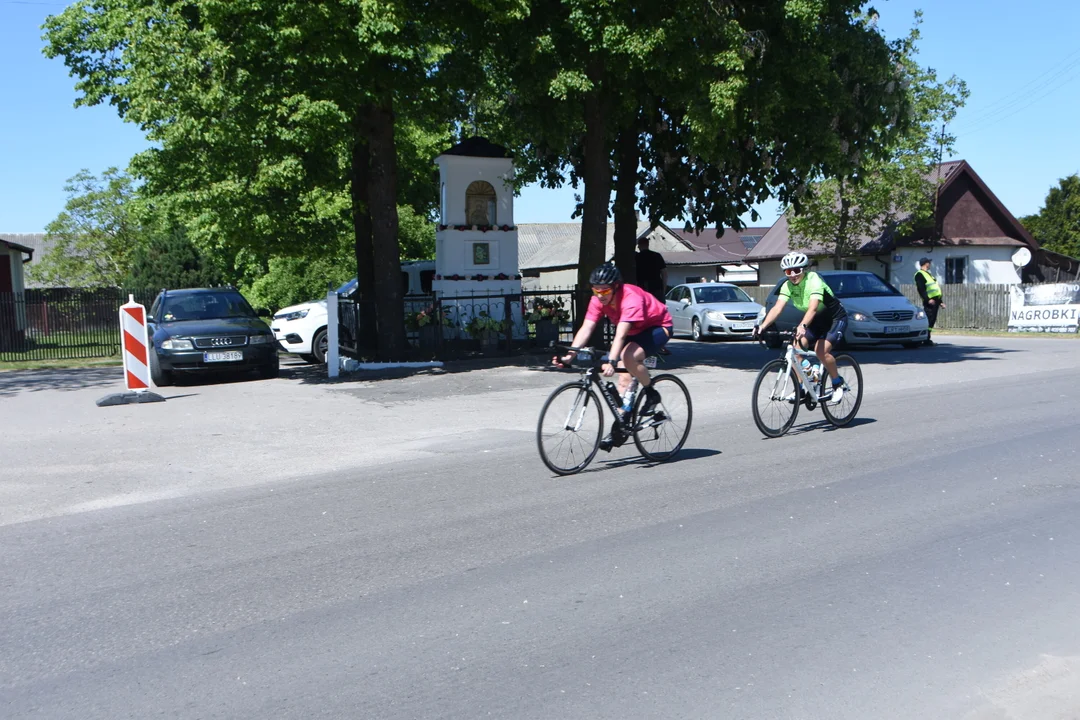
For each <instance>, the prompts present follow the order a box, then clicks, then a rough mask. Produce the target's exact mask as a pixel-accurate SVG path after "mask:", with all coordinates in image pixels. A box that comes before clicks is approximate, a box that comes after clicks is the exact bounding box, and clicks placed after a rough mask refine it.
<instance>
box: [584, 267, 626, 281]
mask: <svg viewBox="0 0 1080 720" xmlns="http://www.w3.org/2000/svg"><path fill="white" fill-rule="evenodd" d="M621 283H622V273H620V272H619V268H617V267H615V263H610V262H609V263H604V264H603V265H601V266H600V267H598V268H596V269H595V270H593V271H592V275H590V276H589V284H590V285H619V284H621Z"/></svg>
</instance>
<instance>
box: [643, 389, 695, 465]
mask: <svg viewBox="0 0 1080 720" xmlns="http://www.w3.org/2000/svg"><path fill="white" fill-rule="evenodd" d="M651 387H653V388H655V389H656V392H658V393H660V403H659V404H658V405H657V406H656V411H655V412H653V413H650V414H648V415H645V416H642V415H641V414H640V411H641V408H642V407H643V406H644V404H645V395H646V393H645V392H641V393H638V397H637V400H635V401H634V413H633V428H634V444H635V445H637V449H638V452H639V453H641V454H642V455H643V456H644V457H646V458H648V459H649V460H653V461H655V462H666V461H668V460H670V459H671V458H673V457H675V454H676V453H677V452H679V450H681V449H682V446H683V444H685V443H686V438H687V437H688V436H689V435H690V423H691V422H692V421H693V419H694V407H693V405H692V404H691V403H690V391H689V390H687V389H686V385H683V382H682V380H680V379H679V378H677V377H675V376H674V375H657V376H656V377H654V378H653V379H652V386H651Z"/></svg>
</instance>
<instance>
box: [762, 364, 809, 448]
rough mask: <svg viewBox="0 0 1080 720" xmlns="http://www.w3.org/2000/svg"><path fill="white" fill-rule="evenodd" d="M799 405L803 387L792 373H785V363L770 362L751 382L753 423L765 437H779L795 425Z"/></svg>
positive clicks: (786, 369) (793, 372)
mask: <svg viewBox="0 0 1080 720" xmlns="http://www.w3.org/2000/svg"><path fill="white" fill-rule="evenodd" d="M801 401H802V384H801V383H800V382H799V378H798V376H796V375H795V371H794V370H791V371H789V370H788V364H787V360H779V359H777V360H773V361H772V362H769V363H768V364H766V365H765V367H763V368H761V372H759V373H758V376H757V380H755V381H754V397H753V398H752V402H751V406H752V407H753V410H754V423H755V424H756V425H757V426H758V430H760V431H761V432H762V433H764V434H765V435H766V436H768V437H771V438H775V437H780V436H781V435H783V434H784V433H786V432H787V431H788V430H789V429H790V428H791V426H792V425H793V424H794V423H795V418H796V417H797V416H798V415H799V404H800V402H801Z"/></svg>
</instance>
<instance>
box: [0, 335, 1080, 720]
mask: <svg viewBox="0 0 1080 720" xmlns="http://www.w3.org/2000/svg"><path fill="white" fill-rule="evenodd" d="M678 350H679V351H681V352H677V356H679V358H681V361H679V360H677V362H676V367H677V369H676V370H675V371H676V372H678V373H679V374H680V376H681V377H683V378H684V379H685V380H686V382H687V384H688V386H689V387H690V388H691V391H692V392H693V394H694V400H695V426H694V430H693V432H692V434H691V436H690V441H689V442H688V445H687V447H686V449H685V450H684V452H683V453H682V455H681V456H680V458H679V460H678V461H676V462H673V463H670V464H668V465H662V466H651V465H647V464H644V463H642V462H640V460H639V459H637V458H636V457H635V455H634V453H633V450H632V448H629V449H622V450H619V451H617V452H616V453H613V454H612V455H609V456H601V457H600V458H599V459H598V462H596V463H594V465H593V467H592V468H590V469H589V471H587V472H585V473H582V474H581V475H578V476H576V477H572V478H553V477H551V476H550V474H549V473H547V472H546V470H545V469H544V467H543V465H542V464H541V463H540V462H539V459H538V458H537V457H536V450H535V444H534V443H535V441H534V437H533V430H532V428H533V426H534V423H535V414H536V412H537V410H538V409H539V405H540V403H541V402H542V400H543V398H544V396H545V395H546V393H547V392H548V391H549V389H550V388H551V387H553V386H554V384H555V383H556V382H557V381H558V380H559V378H558V377H554V376H553V375H554V374H552V373H547V372H539V371H535V370H529V369H527V368H502V369H491V370H484V371H474V372H462V373H447V374H444V375H436V376H410V377H404V378H400V379H397V380H386V381H381V382H365V383H356V382H352V383H339V384H320V383H318V382H315V381H312V380H311V379H310V378H305V377H304V376H303V375H302V374H301V373H299V372H298V373H295V374H294V375H293V376H292V377H291V378H290V377H287V378H285V379H283V380H282V381H280V382H277V383H274V382H271V383H236V384H230V385H195V386H193V387H187V388H177V389H175V392H173V393H172V394H171V397H172V398H173V399H171V400H170V401H169V402H168V403H164V404H161V405H158V406H144V407H132V408H115V409H109V410H105V409H99V408H92V403H90V402H89V400H91V399H92V398H93V397H95V396H100V395H101V394H103V393H104V392H105V391H106V390H107V389H109V387H110V383H115V379H112V380H110V379H108V378H107V377H106V378H104V379H101V380H97V379H94V377H93V376H90V375H85V376H77V377H76V379H74V380H72V379H69V376H64V377H63V378H60V377H56V376H47V375H40V376H34V379H35V381H34V383H29V385H28V384H27V383H26V382H23V383H22V386H20V385H19V383H16V382H15V381H13V380H11V379H10V378H7V379H5V378H0V437H4V438H11V437H14V435H13V433H14V432H15V429H16V428H17V427H23V428H25V427H26V426H27V424H28V423H29V424H31V425H32V424H33V423H34V422H38V421H40V419H42V418H49V417H53V418H55V421H54V422H53V423H52V425H51V426H49V427H44V426H43V427H42V428H41V433H42V437H44V438H45V441H44V442H32V441H31V442H28V443H23V444H20V445H18V446H17V447H16V445H15V444H13V443H8V442H7V441H5V443H4V451H3V463H0V465H2V466H3V467H0V500H2V501H3V503H4V508H5V510H4V512H5V514H4V515H2V516H0V520H2V522H0V579H2V581H0V717H3V718H31V717H32V718H79V719H80V720H88V719H90V718H109V719H114V718H128V717H130V718H148V717H169V718H271V717H272V718H441V717H445V718H473V717H496V718H537V719H539V718H545V719H547V718H721V717H722V718H860V719H865V718H875V719H876V718H920V719H925V718H968V719H969V720H976V719H977V720H1004V719H1005V718H1014V717H1015V718H1057V717H1061V718H1075V717H1080V619H1078V618H1080V613H1078V612H1077V608H1080V524H1078V523H1077V522H1076V518H1077V517H1078V516H1080V492H1078V490H1080V471H1078V470H1077V450H1076V448H1077V442H1076V436H1077V430H1078V421H1077V413H1076V410H1075V407H1076V402H1077V400H1078V399H1080V392H1078V391H1077V388H1076V381H1075V378H1076V369H1077V366H1078V365H1080V360H1078V358H1080V354H1078V352H1077V351H1080V345H1078V344H1076V342H1075V341H1071V340H1029V339H1014V338H1005V339H959V338H954V339H952V340H951V343H950V345H947V346H944V347H939V348H935V349H932V350H925V351H904V352H902V353H897V352H895V351H888V352H883V351H878V352H871V353H866V354H861V355H860V359H861V360H862V361H863V369H864V375H865V381H866V387H867V390H866V398H865V400H864V403H863V407H862V410H861V412H860V418H859V420H858V421H857V422H856V423H855V424H854V425H853V426H852V427H849V428H846V429H843V430H833V429H830V428H829V427H828V426H827V425H825V424H824V423H823V419H822V416H821V414H820V412H815V413H806V412H805V410H804V412H803V414H801V415H800V419H799V424H798V425H797V426H796V427H795V428H794V429H793V431H792V432H791V433H790V434H789V435H787V436H785V437H784V438H781V439H776V440H765V439H763V438H762V437H761V435H760V433H759V432H758V431H757V429H756V427H755V426H754V424H753V422H752V420H751V419H750V412H749V388H750V386H751V385H752V382H753V377H754V372H753V368H754V367H760V365H761V364H763V363H764V361H765V360H766V359H768V354H767V353H763V351H761V350H759V349H756V348H749V347H746V346H734V345H722V344H718V345H706V346H695V347H690V346H688V345H685V344H681V345H680V347H679V348H678ZM78 377H81V379H78ZM5 383H6V384H5ZM31 386H32V387H31ZM240 400H244V401H245V402H246V405H241V404H240V403H239V401H240ZM314 407H329V408H330V412H329V415H330V418H331V419H332V420H333V422H323V420H325V418H319V419H317V420H312V419H311V418H310V414H311V411H310V408H314ZM61 408H63V413H64V414H63V415H61V414H59V413H60V409H61ZM215 408H218V410H217V411H215V412H216V413H219V414H220V413H225V415H226V416H228V415H229V410H228V408H232V409H233V410H232V411H231V412H232V413H233V414H232V416H231V417H232V418H233V420H234V424H236V422H237V418H245V420H244V422H245V423H248V422H250V425H244V424H241V427H240V428H239V429H237V430H235V431H234V432H233V433H232V434H231V436H229V437H225V438H222V437H221V436H222V435H223V432H222V430H223V427H224V425H220V424H218V422H217V421H216V420H215V419H214V418H215V417H217V415H216V414H215V413H212V412H211V411H212V410H214V409H215ZM114 410H115V412H114ZM927 414H929V415H931V416H935V417H937V418H938V419H937V421H936V422H925V421H923V420H922V419H921V418H923V417H925V416H926V415H927ZM208 415H209V416H210V417H207V416H208ZM290 415H291V416H292V417H291V421H288V420H289V416H290ZM20 418H21V419H20ZM147 418H151V419H152V421H151V422H150V423H149V424H150V426H151V429H152V431H146V430H143V431H141V432H142V433H143V435H142V436H143V437H144V438H145V440H144V442H143V444H142V445H141V446H140V447H141V452H138V453H137V458H136V459H133V460H132V459H125V458H124V447H123V446H124V444H125V443H127V442H129V441H130V439H131V437H133V436H132V435H131V434H129V433H130V432H133V431H131V430H130V427H131V426H132V425H136V426H138V425H146V424H147V420H146V419H147ZM298 418H299V420H298ZM363 423H368V424H367V425H364V424H363ZM326 428H337V430H336V431H335V430H326ZM320 429H322V431H321V432H320ZM290 432H291V433H292V434H291V435H290ZM226 434H227V433H226ZM326 435H329V436H330V437H329V438H325V437H324V436H326ZM290 437H291V438H292V442H291V443H290V442H289V438H290ZM215 438H217V440H215ZM61 439H62V440H63V442H61ZM253 440H254V442H253ZM42 446H44V447H42ZM283 446H284V447H283ZM330 448H333V449H335V451H334V452H328V449H330ZM94 452H97V453H99V454H96V455H95V454H93V453H94ZM87 455H90V457H89V458H88V457H87ZM290 458H292V459H291V460H290ZM245 467H246V468H247V469H248V472H247V473H246V474H245V473H242V472H241V471H240V468H245ZM154 468H156V471H153V472H152V469H154ZM223 469H224V470H227V471H228V472H224V471H223Z"/></svg>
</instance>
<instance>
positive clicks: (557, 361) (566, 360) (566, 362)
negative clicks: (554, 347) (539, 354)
mask: <svg viewBox="0 0 1080 720" xmlns="http://www.w3.org/2000/svg"><path fill="white" fill-rule="evenodd" d="M573 362H574V356H573V355H563V356H562V357H559V356H558V355H556V356H555V357H553V358H551V364H552V365H554V366H555V367H557V368H568V367H570V364H571V363H573Z"/></svg>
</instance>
